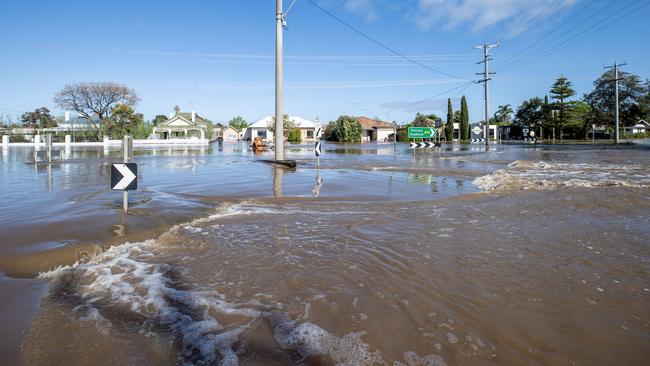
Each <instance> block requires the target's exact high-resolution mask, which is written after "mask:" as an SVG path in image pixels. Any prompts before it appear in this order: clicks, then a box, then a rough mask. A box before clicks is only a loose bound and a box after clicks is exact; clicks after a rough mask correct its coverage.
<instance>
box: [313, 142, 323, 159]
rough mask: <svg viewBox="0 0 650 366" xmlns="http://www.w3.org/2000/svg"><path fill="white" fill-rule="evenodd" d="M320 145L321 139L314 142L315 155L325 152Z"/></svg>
mask: <svg viewBox="0 0 650 366" xmlns="http://www.w3.org/2000/svg"><path fill="white" fill-rule="evenodd" d="M320 145H321V144H320V141H316V143H315V144H314V155H316V156H321V155H322V154H323V151H321V148H320Z"/></svg>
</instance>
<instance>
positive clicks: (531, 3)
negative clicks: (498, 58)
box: [490, 0, 555, 39]
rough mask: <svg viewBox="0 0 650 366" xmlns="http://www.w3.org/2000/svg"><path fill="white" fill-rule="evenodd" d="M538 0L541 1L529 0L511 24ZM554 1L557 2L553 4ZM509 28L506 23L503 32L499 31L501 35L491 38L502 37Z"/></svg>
mask: <svg viewBox="0 0 650 366" xmlns="http://www.w3.org/2000/svg"><path fill="white" fill-rule="evenodd" d="M537 1H539V0H532V1H531V2H529V3H528V5H526V6H525V7H524V8H523V9H521V11H520V12H519V14H517V16H515V18H514V19H513V20H511V21H510V22H509V24H514V23H515V22H516V21H517V20H518V19H519V18H521V16H522V15H524V13H525V12H526V10H528V8H530V7H531V6H532V5H533V4H535V3H536V2H537ZM554 2H555V1H553V2H551V4H552V3H554ZM507 28H508V26H507V25H504V26H503V28H502V29H501V32H499V36H498V37H490V38H492V39H494V38H496V39H499V38H502V37H503V36H504V35H505V32H506V29H507Z"/></svg>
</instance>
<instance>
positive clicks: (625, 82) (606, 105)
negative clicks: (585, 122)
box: [584, 70, 650, 127]
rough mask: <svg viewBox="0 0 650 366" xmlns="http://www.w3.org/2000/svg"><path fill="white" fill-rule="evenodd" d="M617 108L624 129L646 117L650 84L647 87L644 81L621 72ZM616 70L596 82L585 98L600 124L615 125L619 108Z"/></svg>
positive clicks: (649, 106)
mask: <svg viewBox="0 0 650 366" xmlns="http://www.w3.org/2000/svg"><path fill="white" fill-rule="evenodd" d="M618 77H619V82H618V106H619V118H620V122H621V125H622V126H632V125H634V124H636V122H637V121H638V120H639V119H642V118H644V117H646V116H647V113H648V110H650V85H646V88H647V90H646V88H644V85H643V83H642V82H641V79H640V78H639V77H638V76H637V75H634V74H631V73H627V72H623V71H619V73H618ZM614 89H615V83H614V70H608V71H606V72H605V73H603V74H602V75H601V76H600V77H599V78H598V79H597V80H596V81H594V90H593V91H592V92H591V93H588V94H586V95H585V96H584V99H585V101H586V102H587V103H588V104H589V105H590V106H591V108H592V113H593V118H594V119H596V120H599V121H600V123H601V124H606V125H607V126H610V127H613V126H614V111H615V108H616V98H615V91H614Z"/></svg>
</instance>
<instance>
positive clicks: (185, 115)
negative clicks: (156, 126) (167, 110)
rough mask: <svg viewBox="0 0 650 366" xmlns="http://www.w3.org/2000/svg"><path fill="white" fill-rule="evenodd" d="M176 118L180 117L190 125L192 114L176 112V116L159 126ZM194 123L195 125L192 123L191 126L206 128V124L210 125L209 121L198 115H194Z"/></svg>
mask: <svg viewBox="0 0 650 366" xmlns="http://www.w3.org/2000/svg"><path fill="white" fill-rule="evenodd" d="M176 117H181V118H182V119H183V120H184V121H186V122H190V123H192V113H191V112H178V113H176V115H174V116H173V117H171V118H168V119H167V120H166V121H163V122H161V123H160V124H161V125H164V124H167V123H168V121H171V120H173V119H174V118H176ZM195 121H196V123H192V124H193V125H203V126H208V124H210V121H208V120H207V119H205V118H203V117H201V116H199V114H198V113H197V114H196V119H195Z"/></svg>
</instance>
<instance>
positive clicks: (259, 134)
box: [257, 130, 266, 139]
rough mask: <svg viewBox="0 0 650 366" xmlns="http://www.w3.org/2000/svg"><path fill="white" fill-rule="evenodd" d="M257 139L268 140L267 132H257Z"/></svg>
mask: <svg viewBox="0 0 650 366" xmlns="http://www.w3.org/2000/svg"><path fill="white" fill-rule="evenodd" d="M257 137H261V138H263V139H265V138H266V130H257Z"/></svg>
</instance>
